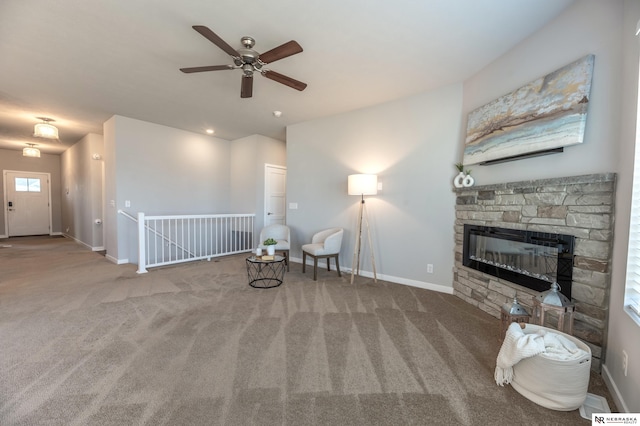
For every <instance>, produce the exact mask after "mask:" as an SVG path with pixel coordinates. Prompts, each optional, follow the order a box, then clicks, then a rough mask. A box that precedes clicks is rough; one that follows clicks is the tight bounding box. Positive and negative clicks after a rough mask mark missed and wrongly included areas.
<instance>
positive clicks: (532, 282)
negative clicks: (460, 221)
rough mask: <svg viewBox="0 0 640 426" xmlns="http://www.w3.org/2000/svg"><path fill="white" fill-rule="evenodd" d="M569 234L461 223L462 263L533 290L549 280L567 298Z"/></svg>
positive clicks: (570, 256) (545, 287) (570, 259)
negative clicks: (462, 233) (462, 228)
mask: <svg viewBox="0 0 640 426" xmlns="http://www.w3.org/2000/svg"><path fill="white" fill-rule="evenodd" d="M574 245H575V237H574V236H572V235H564V234H552V233H546V232H534V231H525V230H518V229H507V228H498V227H491V226H478V225H470V224H465V225H464V240H463V246H462V264H463V265H464V266H466V267H469V268H472V269H476V270H478V271H481V272H484V273H486V274H489V275H493V276H495V277H498V278H501V279H504V280H507V281H510V282H512V283H515V284H518V285H521V286H524V287H527V288H529V289H531V290H535V291H546V290H548V289H549V288H550V287H551V284H552V283H553V282H557V283H558V284H559V285H560V289H561V292H562V293H563V294H564V295H565V296H567V297H568V298H569V299H571V283H572V279H573V277H572V275H573V248H574Z"/></svg>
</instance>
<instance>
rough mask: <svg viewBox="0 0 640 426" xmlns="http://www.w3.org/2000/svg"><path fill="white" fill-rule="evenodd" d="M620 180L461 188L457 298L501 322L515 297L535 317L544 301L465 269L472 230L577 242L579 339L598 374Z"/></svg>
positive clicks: (604, 177) (603, 177) (580, 179)
mask: <svg viewBox="0 0 640 426" xmlns="http://www.w3.org/2000/svg"><path fill="white" fill-rule="evenodd" d="M615 178H616V175H615V174H614V173H606V174H595V175H585V176H572V177H565V178H553V179H542V180H532V181H523V182H511V183H504V184H496V185H484V186H475V187H471V188H459V189H456V222H455V243H456V248H455V268H454V276H453V292H454V294H455V295H456V296H457V297H459V298H461V299H463V300H465V301H466V302H468V303H470V304H472V305H474V306H477V307H478V308H480V309H482V310H483V311H485V312H487V313H489V314H491V315H493V316H494V317H496V318H500V308H501V306H502V305H503V304H504V303H507V302H510V301H512V300H513V297H514V296H515V295H516V294H517V296H518V300H519V301H520V303H521V304H522V305H523V306H525V307H526V308H527V310H528V311H529V312H530V313H531V312H532V309H531V308H532V302H531V299H532V297H533V296H536V295H538V294H540V293H539V292H537V291H534V290H531V289H528V288H526V287H523V286H520V285H518V284H515V283H512V282H509V281H507V280H503V279H500V278H497V277H495V276H493V275H489V274H485V273H483V272H480V271H477V270H474V269H471V268H468V267H466V266H464V265H463V240H464V225H465V224H466V225H478V226H491V227H499V228H509V229H519V230H525V231H533V232H548V233H554V234H566V235H572V236H574V237H575V247H574V253H573V254H574V261H573V283H572V291H571V294H572V298H573V301H574V303H575V304H576V315H575V324H574V335H575V336H576V337H578V338H580V339H582V340H583V341H585V342H586V343H587V344H588V345H589V346H590V347H591V352H592V356H593V362H592V368H594V369H596V370H599V369H600V364H601V362H600V361H601V358H602V356H603V354H604V344H605V342H606V334H607V322H608V305H609V289H610V285H611V268H610V265H611V253H612V245H613V214H614V198H615Z"/></svg>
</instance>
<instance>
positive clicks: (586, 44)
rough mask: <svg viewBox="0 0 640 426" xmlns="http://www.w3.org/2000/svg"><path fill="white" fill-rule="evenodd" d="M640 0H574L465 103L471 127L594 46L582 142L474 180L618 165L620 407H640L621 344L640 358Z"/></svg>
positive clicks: (468, 93)
mask: <svg viewBox="0 0 640 426" xmlns="http://www.w3.org/2000/svg"><path fill="white" fill-rule="evenodd" d="M639 4H640V3H639V2H637V1H634V0H628V1H623V0H611V1H606V2H605V1H598V0H581V1H578V2H575V3H574V4H573V5H571V6H570V7H569V8H568V9H567V10H566V11H565V12H564V13H562V14H561V15H560V16H559V17H558V18H557V19H555V20H554V21H552V22H551V23H550V24H548V25H547V26H546V27H544V28H543V29H541V30H540V31H539V32H537V33H536V34H534V35H533V36H531V37H529V38H528V39H527V40H525V41H523V42H522V43H520V44H519V45H518V46H517V47H516V48H514V49H512V50H511V51H510V52H508V53H506V54H505V55H503V56H502V57H500V58H499V59H498V60H496V61H494V62H493V63H491V64H490V65H489V66H487V67H486V68H484V69H483V70H482V71H481V72H479V73H478V74H476V75H475V76H473V77H472V78H470V79H468V80H467V81H465V82H464V106H463V112H464V118H463V121H464V126H465V127H466V115H467V114H468V113H469V112H470V111H472V110H473V109H475V108H477V107H479V106H482V105H484V104H485V103H487V102H490V101H492V100H493V99H495V98H497V97H499V96H501V95H504V94H505V93H508V92H511V91H512V90H514V89H517V88H518V87H521V86H522V85H524V84H526V83H528V82H530V81H532V80H534V79H536V78H538V77H541V76H543V75H545V74H547V73H549V72H550V71H553V70H555V69H558V68H560V67H562V66H563V65H566V64H568V63H570V62H572V61H574V60H576V59H578V58H580V57H582V56H585V55H587V54H590V53H593V54H595V66H594V73H593V81H592V87H591V99H590V103H589V110H588V117H587V126H586V131H585V138H584V143H583V144H581V145H576V146H571V147H567V148H565V151H564V153H562V154H553V155H549V156H545V157H538V158H531V159H525V160H519V161H514V162H510V163H503V164H495V165H491V166H478V165H476V166H473V168H474V172H473V175H474V176H475V178H476V184H480V185H482V184H491V183H499V182H510V181H520V180H527V179H540V178H548V177H561V176H574V175H582V174H590V173H604V172H616V173H617V196H616V217H615V235H614V250H613V268H612V271H611V272H612V287H611V294H610V306H609V331H608V342H607V351H606V359H605V364H604V368H603V374H604V376H605V378H606V379H608V380H609V382H610V384H611V385H610V388H612V391H613V392H614V393H615V394H616V396H617V397H618V399H619V405H621V406H620V407H619V408H621V409H625V408H626V409H628V410H631V411H635V412H638V411H640V388H639V383H640V364H639V365H637V366H635V367H634V368H630V369H629V376H627V377H624V375H623V374H622V372H621V351H622V349H625V350H626V351H627V352H628V354H629V359H630V360H640V327H638V326H637V325H636V324H635V323H633V322H632V321H631V320H630V318H629V317H628V316H627V314H625V313H624V312H623V311H622V298H623V292H624V280H625V264H626V244H627V240H628V229H629V226H628V224H629V219H628V216H629V210H630V203H629V201H628V199H629V196H630V188H631V179H632V170H633V146H634V139H635V138H634V136H635V118H634V115H635V109H636V102H637V80H638V57H639V55H638V47H637V44H636V43H637V42H636V41H635V40H629V39H633V32H634V30H635V26H636V22H637V21H638V19H640V11H639ZM623 40H624V43H623ZM623 76H624V77H625V78H624V80H623V79H622V77H623ZM623 81H624V84H623ZM621 118H622V119H621ZM462 133H463V135H464V130H463V131H462ZM461 143H463V141H462V142H461ZM636 364H637V363H636ZM633 365H635V364H632V366H633Z"/></svg>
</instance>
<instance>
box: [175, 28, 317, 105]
mask: <svg viewBox="0 0 640 426" xmlns="http://www.w3.org/2000/svg"><path fill="white" fill-rule="evenodd" d="M193 29H194V30H196V31H197V32H199V33H200V34H201V35H202V36H204V37H205V38H206V39H207V40H209V41H210V42H211V43H213V44H215V45H216V46H218V47H219V48H220V49H222V50H224V51H225V52H226V53H227V54H229V55H230V56H231V57H232V58H233V65H209V66H204V67H191V68H180V71H182V72H184V73H192V72H203V71H222V70H234V69H242V72H243V73H244V74H243V75H242V85H241V87H240V97H241V98H250V97H251V96H252V95H253V73H254V72H258V73H260V74H262V75H263V76H265V77H267V78H268V79H270V80H273V81H277V82H278V83H281V84H284V85H285V86H289V87H291V88H293V89H296V90H300V91H302V90H304V89H305V88H306V87H307V84H306V83H303V82H301V81H298V80H295V79H293V78H291V77H287V76H286V75H283V74H280V73H277V72H275V71H271V70H267V69H264V68H263V66H264V65H266V64H269V63H271V62H275V61H278V60H280V59H283V58H286V57H288V56H291V55H295V54H296V53H300V52H302V47H300V45H299V44H298V43H297V42H296V41H294V40H291V41H289V42H287V43H284V44H282V45H280V46H278V47H275V48H273V49H271V50H269V51H268V52H265V53H263V54H259V53H258V52H256V51H255V50H253V46H254V45H255V43H256V41H255V40H254V39H253V38H251V37H248V36H245V37H242V38H241V39H240V41H241V42H242V46H243V47H242V48H240V49H238V50H236V49H234V48H233V47H231V46H229V45H228V44H227V43H226V42H225V41H224V40H222V39H221V38H220V37H219V36H218V35H217V34H216V33H214V32H213V31H211V30H210V29H209V28H207V27H205V26H203V25H194V26H193Z"/></svg>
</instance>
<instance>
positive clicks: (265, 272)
mask: <svg viewBox="0 0 640 426" xmlns="http://www.w3.org/2000/svg"><path fill="white" fill-rule="evenodd" d="M246 264H247V277H248V278H249V285H250V286H251V287H255V288H273V287H278V286H279V285H281V284H282V281H283V280H284V271H285V267H286V262H285V258H284V256H279V255H275V256H273V259H270V260H264V259H262V257H260V256H249V257H247V260H246Z"/></svg>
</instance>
